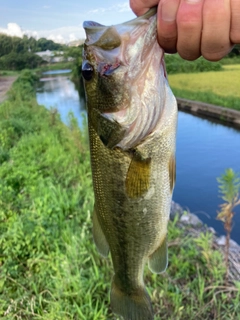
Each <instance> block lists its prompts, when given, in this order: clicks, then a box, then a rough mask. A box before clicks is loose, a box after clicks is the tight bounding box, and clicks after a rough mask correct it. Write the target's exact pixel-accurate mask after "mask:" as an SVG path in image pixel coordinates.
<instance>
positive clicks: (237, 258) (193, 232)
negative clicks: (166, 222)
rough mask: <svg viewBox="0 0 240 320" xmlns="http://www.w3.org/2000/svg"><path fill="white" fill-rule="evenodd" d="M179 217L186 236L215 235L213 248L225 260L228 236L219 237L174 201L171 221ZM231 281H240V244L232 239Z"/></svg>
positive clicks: (230, 252) (180, 225)
mask: <svg viewBox="0 0 240 320" xmlns="http://www.w3.org/2000/svg"><path fill="white" fill-rule="evenodd" d="M176 215H178V216H179V221H178V222H177V226H178V227H179V228H182V229H184V231H185V232H186V235H190V236H192V237H194V238H198V237H199V235H200V234H201V233H206V232H210V233H211V234H212V235H213V248H214V249H215V250H219V251H220V252H221V253H222V255H223V259H224V254H225V243H226V236H225V235H218V234H217V232H216V230H215V229H214V228H212V227H208V226H207V225H206V224H204V223H203V222H202V220H200V219H199V218H198V217H197V216H196V215H195V214H193V213H191V212H189V211H186V210H184V209H183V208H182V207H181V205H179V204H178V203H176V202H174V201H172V205H171V211H170V220H173V219H174V218H175V216H176ZM228 259H229V280H230V281H231V282H235V281H240V244H238V243H237V242H236V241H234V240H232V239H230V247H229V257H228Z"/></svg>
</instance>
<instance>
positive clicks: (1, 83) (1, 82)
mask: <svg viewBox="0 0 240 320" xmlns="http://www.w3.org/2000/svg"><path fill="white" fill-rule="evenodd" d="M16 79H17V77H16V76H9V77H1V76H0V103H1V102H3V100H5V99H6V93H7V92H8V90H9V89H10V88H11V86H12V84H13V82H14V81H15V80H16Z"/></svg>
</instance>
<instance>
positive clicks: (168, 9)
mask: <svg viewBox="0 0 240 320" xmlns="http://www.w3.org/2000/svg"><path fill="white" fill-rule="evenodd" d="M161 3H162V4H161ZM160 4H161V17H162V20H163V21H169V22H171V21H174V20H176V15H177V10H178V5H179V1H178V0H167V1H164V0H163V1H162V2H160Z"/></svg>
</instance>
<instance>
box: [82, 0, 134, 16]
mask: <svg viewBox="0 0 240 320" xmlns="http://www.w3.org/2000/svg"><path fill="white" fill-rule="evenodd" d="M110 11H114V12H127V11H131V8H130V6H129V2H128V1H125V2H123V3H118V4H117V5H114V6H110V7H107V8H103V7H100V8H97V9H93V10H89V11H88V12H87V14H103V13H106V12H110Z"/></svg>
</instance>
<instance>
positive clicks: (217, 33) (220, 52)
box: [130, 0, 240, 61]
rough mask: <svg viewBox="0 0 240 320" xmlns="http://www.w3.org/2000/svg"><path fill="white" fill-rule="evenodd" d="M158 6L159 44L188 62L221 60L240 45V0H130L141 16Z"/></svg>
mask: <svg viewBox="0 0 240 320" xmlns="http://www.w3.org/2000/svg"><path fill="white" fill-rule="evenodd" d="M156 5H158V10H157V20H158V22H157V29H158V42H159V44H160V46H161V47H162V48H163V49H164V50H165V51H166V52H167V53H175V52H178V53H179V55H180V56H181V57H182V58H183V59H186V60H195V59H197V58H198V57H200V56H201V55H202V56H203V57H204V58H205V59H207V60H210V61H218V60H220V59H222V58H223V57H224V56H225V55H227V54H228V53H229V52H230V51H231V49H232V47H233V45H234V44H237V43H240V0H130V7H131V8H132V10H133V12H134V13H135V14H136V15H137V16H139V15H142V14H144V13H145V12H147V11H148V10H149V9H150V8H151V7H154V6H156Z"/></svg>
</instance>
